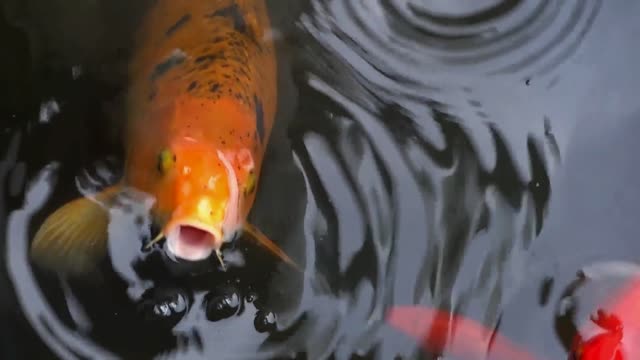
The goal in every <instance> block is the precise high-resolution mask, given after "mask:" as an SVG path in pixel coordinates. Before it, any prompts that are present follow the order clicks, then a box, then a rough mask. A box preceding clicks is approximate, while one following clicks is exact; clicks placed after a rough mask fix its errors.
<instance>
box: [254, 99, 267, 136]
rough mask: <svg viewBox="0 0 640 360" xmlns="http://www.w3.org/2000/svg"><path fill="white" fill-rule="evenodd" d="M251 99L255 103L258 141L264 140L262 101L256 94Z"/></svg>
mask: <svg viewBox="0 0 640 360" xmlns="http://www.w3.org/2000/svg"><path fill="white" fill-rule="evenodd" d="M253 101H254V103H255V104H256V131H257V132H258V138H259V139H260V142H263V140H264V110H263V109H262V101H260V99H258V97H257V96H256V95H253Z"/></svg>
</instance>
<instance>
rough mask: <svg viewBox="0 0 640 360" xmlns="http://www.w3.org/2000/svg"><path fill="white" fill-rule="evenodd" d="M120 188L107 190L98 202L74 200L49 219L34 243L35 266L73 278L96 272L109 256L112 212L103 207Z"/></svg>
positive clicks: (32, 247)
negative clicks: (99, 263) (100, 263)
mask: <svg viewBox="0 0 640 360" xmlns="http://www.w3.org/2000/svg"><path fill="white" fill-rule="evenodd" d="M118 188H119V187H118V186H112V187H109V188H106V189H105V190H103V191H101V192H99V193H97V194H95V197H94V199H91V198H87V197H81V198H78V199H75V200H72V201H70V202H68V203H66V204H64V205H63V206H62V207H60V208H58V209H57V210H56V211H55V212H53V213H52V214H51V215H49V216H48V217H47V218H46V219H45V221H44V223H43V224H42V225H41V226H40V228H39V229H38V232H37V233H36V235H35V237H34V239H33V242H32V243H31V258H32V259H33V260H34V262H35V263H36V264H37V265H39V266H42V267H44V268H47V269H50V270H53V271H56V272H60V273H64V274H70V275H80V274H82V273H86V272H90V271H92V270H93V268H94V267H95V266H96V264H97V263H98V262H99V261H100V260H101V259H102V258H103V257H104V256H105V254H106V253H107V240H108V227H109V209H108V208H107V207H106V206H105V205H103V204H104V203H105V202H110V200H112V199H113V198H114V197H115V196H116V194H117V193H118Z"/></svg>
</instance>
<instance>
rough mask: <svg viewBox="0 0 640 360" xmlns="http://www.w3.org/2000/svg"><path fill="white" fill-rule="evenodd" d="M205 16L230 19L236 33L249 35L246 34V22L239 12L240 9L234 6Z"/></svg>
mask: <svg viewBox="0 0 640 360" xmlns="http://www.w3.org/2000/svg"><path fill="white" fill-rule="evenodd" d="M207 16H208V17H216V16H221V17H225V18H228V19H231V20H232V21H233V28H234V29H235V30H236V31H238V32H241V33H243V34H246V35H249V34H248V33H247V22H246V21H245V19H244V16H242V13H241V12H240V8H239V7H238V5H236V4H234V5H231V6H227V7H226V8H224V9H220V10H217V11H215V12H213V13H211V14H209V15H207Z"/></svg>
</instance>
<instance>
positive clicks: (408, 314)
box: [386, 306, 539, 360]
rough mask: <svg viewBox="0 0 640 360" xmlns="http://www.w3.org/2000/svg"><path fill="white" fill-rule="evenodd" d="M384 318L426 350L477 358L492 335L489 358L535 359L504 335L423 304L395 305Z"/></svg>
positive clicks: (510, 359)
mask: <svg viewBox="0 0 640 360" xmlns="http://www.w3.org/2000/svg"><path fill="white" fill-rule="evenodd" d="M386 321H387V323H388V324H389V325H391V326H392V327H394V328H395V329H397V330H399V331H401V332H403V333H405V334H407V335H409V336H411V337H412V338H414V339H416V340H417V341H419V342H420V345H421V347H422V348H423V349H424V350H425V351H427V352H430V353H442V352H445V350H446V352H447V353H449V354H452V355H454V356H456V357H460V358H463V359H469V360H472V359H473V360H476V359H477V360H480V359H485V358H486V357H487V346H486V343H487V340H486V339H487V338H488V337H492V339H491V343H492V349H491V355H492V357H491V359H500V360H539V359H537V358H535V357H533V356H531V355H530V354H528V353H527V352H526V351H524V350H522V349H520V348H519V347H517V346H516V345H515V344H513V343H511V342H510V341H509V340H508V339H506V338H504V337H503V336H501V335H500V334H496V333H495V332H494V331H492V330H490V329H487V328H485V327H484V326H482V325H480V324H479V323H477V322H476V321H474V320H471V319H466V318H463V317H459V316H455V315H453V314H450V313H448V312H446V311H443V310H437V309H432V308H428V307H425V306H396V307H393V308H391V309H390V310H389V311H388V312H387V317H386Z"/></svg>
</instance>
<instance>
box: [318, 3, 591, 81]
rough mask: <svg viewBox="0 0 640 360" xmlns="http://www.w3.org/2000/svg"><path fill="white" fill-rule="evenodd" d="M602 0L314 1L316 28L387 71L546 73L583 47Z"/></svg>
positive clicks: (412, 74)
mask: <svg viewBox="0 0 640 360" xmlns="http://www.w3.org/2000/svg"><path fill="white" fill-rule="evenodd" d="M601 3H602V1H601V0H587V1H561V0H535V1H522V0H502V1H480V2H478V3H476V4H471V3H470V2H466V1H450V2H447V4H446V5H445V4H444V2H438V1H411V0H372V1H367V0H359V1H336V0H333V1H313V5H314V10H315V11H314V14H313V15H311V16H312V20H310V21H311V22H312V23H313V26H314V27H315V28H316V29H317V30H319V31H327V32H331V33H334V34H336V35H337V36H338V37H340V38H341V39H342V41H344V42H345V43H346V44H348V46H350V47H352V48H354V49H355V51H357V52H358V53H359V54H360V56H361V57H362V58H364V59H366V60H367V61H368V62H369V63H371V64H372V65H373V66H374V67H375V68H377V69H380V71H381V72H382V73H385V74H389V75H392V76H393V77H395V78H398V79H401V80H402V81H410V79H415V78H416V76H420V74H419V73H416V69H418V68H419V69H421V72H422V71H424V72H428V73H437V72H439V71H443V70H444V71H455V72H462V73H465V74H468V73H470V74H506V73H517V74H520V76H521V77H522V78H525V77H531V76H537V75H540V74H544V73H547V72H548V71H550V70H552V69H554V68H555V67H557V66H558V65H560V64H561V63H562V62H563V61H565V60H566V59H567V58H568V56H570V55H571V54H572V53H573V52H574V51H575V50H576V49H577V47H578V46H579V44H580V42H581V41H582V40H583V38H584V36H585V35H586V33H587V32H588V30H589V29H590V27H591V25H592V23H593V22H594V20H595V18H596V15H597V13H598V10H599V9H600V6H601Z"/></svg>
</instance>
